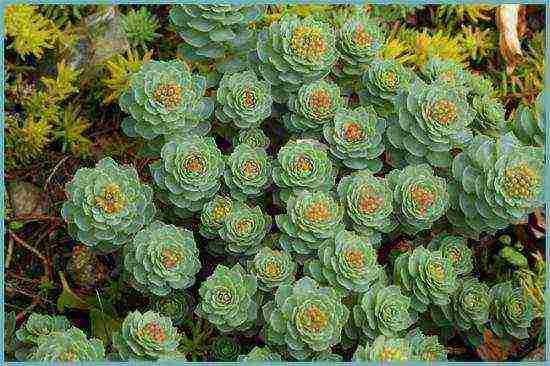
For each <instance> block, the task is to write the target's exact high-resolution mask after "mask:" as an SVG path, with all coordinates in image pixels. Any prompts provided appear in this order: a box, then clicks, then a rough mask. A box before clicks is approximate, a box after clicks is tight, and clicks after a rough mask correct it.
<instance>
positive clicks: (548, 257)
mask: <svg viewBox="0 0 550 366" xmlns="http://www.w3.org/2000/svg"><path fill="white" fill-rule="evenodd" d="M221 2H223V3H226V4H251V3H258V4H274V3H277V4H363V3H365V2H367V1H360V0H349V1H250V0H249V1H246V0H243V1H238V0H237V1H236V0H202V1H196V0H188V1H175V0H168V1H161V0H156V1H155V0H134V1H118V0H95V1H89V0H66V1H55V0H43V1H36V0H27V1H17V0H5V1H3V2H0V12H1V13H0V32H1V33H2V34H1V37H0V53H1V56H2V57H1V60H0V65H1V68H2V75H1V85H0V91H1V93H0V104H1V108H2V111H1V115H0V127H1V132H0V147H1V148H2V153H1V155H0V175H1V177H2V184H3V185H4V189H2V190H0V198H1V200H2V203H1V208H0V213H1V223H0V230H1V232H2V245H1V246H0V247H1V249H0V251H1V253H0V254H1V255H0V269H1V271H2V279H3V278H4V234H5V226H4V210H5V207H4V202H5V201H4V199H5V197H4V195H5V184H4V126H5V125H4V121H5V120H4V80H5V79H4V9H5V7H6V5H10V4H43V5H46V4H51V5H59V4H80V5H106V4H126V5H128V4H136V5H162V4H175V3H202V4H219V3H221ZM368 3H371V4H377V5H384V4H386V5H389V4H403V5H420V4H461V5H467V4H479V3H482V4H494V5H500V4H545V5H546V7H545V11H546V14H545V19H546V22H545V23H546V24H550V0H526V1H521V0H508V1H502V0H501V1H499V0H485V1H479V0H477V1H476V0H463V1H452V0H445V1H422V0H401V1H395V0H393V1H392V0H374V1H368ZM545 36H546V37H545V40H546V42H545V45H546V48H545V78H544V80H545V83H544V84H545V87H544V90H545V93H544V105H545V106H546V107H545V108H544V116H545V122H546V123H545V128H546V130H545V163H546V164H545V180H544V184H545V193H546V195H545V200H546V206H545V222H550V212H549V210H548V209H549V205H548V203H549V202H550V123H549V122H550V108H549V107H548V106H550V70H549V69H548V65H550V50H549V48H548V45H549V44H550V30H549V29H548V27H546V29H545ZM549 239H550V233H548V232H546V242H545V248H546V252H545V261H546V289H545V293H544V297H545V329H546V337H545V356H546V357H545V358H546V360H549V361H550V338H549V332H548V330H549V329H550V301H548V300H550V268H549V267H550V266H549V263H550V251H549V246H548V243H549ZM2 284H3V281H2ZM0 300H1V302H2V313H1V314H0V330H1V333H2V334H4V316H5V304H4V286H3V285H2V286H1V288H0ZM0 361H2V363H3V361H4V342H3V341H2V342H0ZM504 363H505V362H452V364H453V365H478V364H479V365H502V364H504ZM506 363H507V362H506ZM47 364H49V363H45V362H8V363H7V365H22V366H28V365H47ZM80 364H85V365H112V364H113V363H112V362H87V363H80ZM120 364H129V365H149V364H155V365H175V364H180V365H181V362H179V363H176V362H167V361H159V362H154V363H153V362H125V363H120ZM187 364H197V365H212V364H218V363H212V362H188V363H187ZM224 364H226V365H240V363H238V362H225V363H224ZM249 364H251V365H254V364H264V365H265V364H268V363H260V362H258V363H249ZM269 364H270V365H303V363H298V362H271V363H269ZM311 364H321V365H322V364H331V365H338V364H342V365H369V364H371V365H380V363H376V362H373V363H358V362H325V363H323V362H312V363H311ZM406 364H407V365H426V362H407V363H406ZM446 364H449V362H432V363H430V365H446ZM521 364H522V365H523V364H525V365H544V364H545V363H544V362H521Z"/></svg>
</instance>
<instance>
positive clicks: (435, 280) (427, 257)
mask: <svg viewBox="0 0 550 366" xmlns="http://www.w3.org/2000/svg"><path fill="white" fill-rule="evenodd" d="M393 277H394V281H395V284H396V285H398V286H399V287H400V288H401V291H402V292H403V294H404V295H406V296H408V297H410V298H411V306H412V308H413V309H414V310H416V311H417V312H419V313H422V312H424V311H426V310H427V309H428V306H430V305H431V304H435V305H440V306H445V305H449V304H450V302H451V296H452V295H453V293H454V292H455V291H456V290H457V287H458V279H457V274H456V271H455V270H454V268H453V265H452V263H451V261H450V260H449V259H447V258H446V257H444V256H443V254H442V253H441V251H434V252H431V251H429V250H427V249H426V248H424V247H417V248H415V249H414V251H413V252H412V253H408V252H407V253H403V254H401V255H400V256H399V257H397V259H396V260H395V264H394V268H393Z"/></svg>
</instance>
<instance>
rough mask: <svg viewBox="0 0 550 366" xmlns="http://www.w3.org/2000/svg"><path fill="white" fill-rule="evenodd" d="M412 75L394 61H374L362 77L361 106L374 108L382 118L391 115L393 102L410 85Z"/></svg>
mask: <svg viewBox="0 0 550 366" xmlns="http://www.w3.org/2000/svg"><path fill="white" fill-rule="evenodd" d="M412 75H413V74H412V73H411V72H410V71H409V70H407V69H405V67H404V66H402V65H400V64H398V63H397V62H396V61H395V60H391V59H390V60H381V59H374V60H373V61H372V62H371V63H370V64H369V67H368V68H367V69H366V71H365V73H364V74H363V77H362V86H363V89H362V90H360V91H359V93H358V94H359V98H360V100H361V104H363V105H372V106H374V108H375V110H376V112H377V113H378V114H379V115H380V116H382V117H385V116H387V115H388V114H391V113H393V112H394V106H393V101H394V99H395V97H396V96H397V94H398V93H399V91H401V90H402V89H404V88H406V87H407V86H408V85H409V84H410V83H411V81H412Z"/></svg>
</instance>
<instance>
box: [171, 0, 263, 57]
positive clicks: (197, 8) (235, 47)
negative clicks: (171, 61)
mask: <svg viewBox="0 0 550 366" xmlns="http://www.w3.org/2000/svg"><path fill="white" fill-rule="evenodd" d="M264 13H265V5H230V4H181V5H174V6H172V8H171V10H170V21H171V22H172V24H174V26H175V27H176V30H177V32H178V34H179V36H180V37H181V38H183V40H184V41H185V47H184V49H183V50H184V55H185V57H186V58H189V59H192V60H197V59H198V60H204V59H206V60H208V59H223V58H224V56H225V54H226V51H228V52H230V53H231V54H242V53H246V52H248V51H250V50H252V49H253V46H254V42H255V40H256V39H255V36H254V32H253V30H252V29H249V25H250V23H252V22H254V21H257V20H259V19H260V18H261V17H262V16H263V14H264Z"/></svg>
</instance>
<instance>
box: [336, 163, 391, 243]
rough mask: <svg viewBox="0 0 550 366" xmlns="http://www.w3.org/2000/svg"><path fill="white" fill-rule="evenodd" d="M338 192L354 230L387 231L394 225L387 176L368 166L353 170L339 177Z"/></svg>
mask: <svg viewBox="0 0 550 366" xmlns="http://www.w3.org/2000/svg"><path fill="white" fill-rule="evenodd" d="M337 192H338V197H339V198H340V201H341V202H342V204H343V205H344V207H345V209H346V215H347V217H348V218H349V219H350V220H351V222H352V223H353V227H354V229H355V230H356V231H358V232H360V233H361V232H368V231H369V230H372V229H375V230H377V231H381V232H384V233H389V232H391V231H393V230H394V229H395V228H396V227H397V224H398V223H397V220H396V218H395V216H394V215H393V191H392V190H391V189H390V187H389V185H388V183H387V181H386V179H384V178H380V177H375V176H373V175H372V173H371V172H370V171H368V170H363V171H358V172H354V173H352V174H350V175H346V176H344V177H342V179H340V182H339V183H338V187H337Z"/></svg>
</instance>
